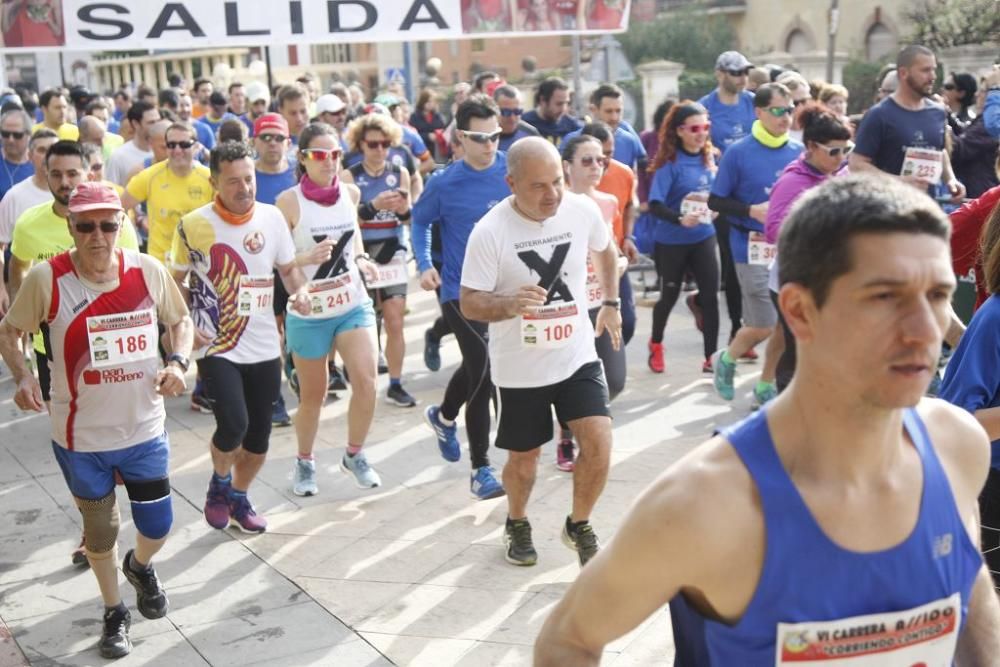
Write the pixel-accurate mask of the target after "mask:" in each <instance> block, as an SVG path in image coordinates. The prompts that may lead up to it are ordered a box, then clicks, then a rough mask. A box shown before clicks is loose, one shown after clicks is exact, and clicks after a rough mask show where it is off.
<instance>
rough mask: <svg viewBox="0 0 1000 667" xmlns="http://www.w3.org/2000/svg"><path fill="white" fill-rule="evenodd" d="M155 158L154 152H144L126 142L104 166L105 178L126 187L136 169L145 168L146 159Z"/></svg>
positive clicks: (133, 144)
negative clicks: (130, 175)
mask: <svg viewBox="0 0 1000 667" xmlns="http://www.w3.org/2000/svg"><path fill="white" fill-rule="evenodd" d="M148 157H149V158H151V157H153V151H144V150H141V149H140V148H138V147H137V146H136V145H135V143H134V142H132V141H126V142H125V143H124V144H122V145H121V146H119V147H118V148H116V149H115V150H114V152H112V153H111V157H110V158H109V159H108V163H107V164H106V165H105V166H104V176H105V178H107V179H108V180H109V181H111V182H112V183H117V184H118V185H120V186H122V187H125V186H126V185H128V176H129V174H131V173H132V172H133V171H135V168H136V167H141V166H143V163H144V161H145V159H146V158H148Z"/></svg>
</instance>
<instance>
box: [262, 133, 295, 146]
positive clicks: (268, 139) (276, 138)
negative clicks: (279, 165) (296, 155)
mask: <svg viewBox="0 0 1000 667" xmlns="http://www.w3.org/2000/svg"><path fill="white" fill-rule="evenodd" d="M257 138H258V139H260V140H261V141H263V142H264V143H265V144H280V143H281V142H282V141H284V140H285V139H287V138H288V137H284V136H282V135H280V134H258V135H257Z"/></svg>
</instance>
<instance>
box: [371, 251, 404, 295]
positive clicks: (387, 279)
mask: <svg viewBox="0 0 1000 667" xmlns="http://www.w3.org/2000/svg"><path fill="white" fill-rule="evenodd" d="M375 266H376V267H377V268H378V279H376V280H373V281H370V282H369V283H368V287H369V288H370V289H377V288H379V287H395V286H396V285H405V284H406V283H407V282H409V280H410V272H409V265H408V264H407V263H406V253H405V252H399V253H396V254H395V255H393V257H392V259H391V260H390V261H389V263H388V264H376V265H375Z"/></svg>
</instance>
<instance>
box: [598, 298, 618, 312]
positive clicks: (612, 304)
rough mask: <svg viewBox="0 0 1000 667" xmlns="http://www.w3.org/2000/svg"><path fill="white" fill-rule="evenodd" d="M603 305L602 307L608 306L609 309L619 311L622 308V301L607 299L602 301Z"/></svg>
mask: <svg viewBox="0 0 1000 667" xmlns="http://www.w3.org/2000/svg"><path fill="white" fill-rule="evenodd" d="M601 305H602V306H607V307H608V308H614V309H615V310H619V309H621V307H622V300H621V299H605V300H604V301H601Z"/></svg>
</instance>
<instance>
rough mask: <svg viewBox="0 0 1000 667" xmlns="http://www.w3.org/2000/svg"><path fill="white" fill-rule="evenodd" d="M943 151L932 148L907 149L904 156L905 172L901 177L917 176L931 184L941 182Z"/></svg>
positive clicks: (911, 147)
mask: <svg viewBox="0 0 1000 667" xmlns="http://www.w3.org/2000/svg"><path fill="white" fill-rule="evenodd" d="M943 170H944V167H943V165H942V164H941V151H936V150H934V149H932V148H915V147H913V146H910V147H907V149H906V155H904V156H903V171H902V172H901V173H900V175H901V176H916V177H917V178H922V179H924V180H927V181H930V182H931V183H939V182H941V173H942V171H943Z"/></svg>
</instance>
